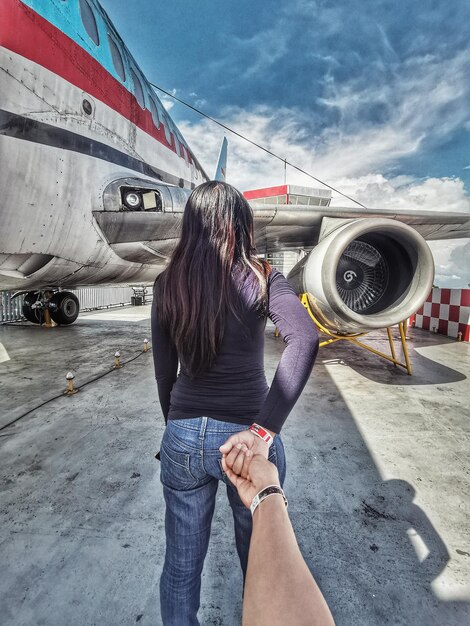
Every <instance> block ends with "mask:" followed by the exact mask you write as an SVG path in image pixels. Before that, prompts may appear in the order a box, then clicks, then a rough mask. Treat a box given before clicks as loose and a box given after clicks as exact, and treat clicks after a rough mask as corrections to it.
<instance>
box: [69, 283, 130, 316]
mask: <svg viewBox="0 0 470 626" xmlns="http://www.w3.org/2000/svg"><path fill="white" fill-rule="evenodd" d="M70 291H71V292H72V293H74V294H75V295H76V296H77V298H78V301H79V302H80V311H86V310H87V309H88V310H90V309H103V308H108V307H111V306H119V305H124V304H130V303H131V298H132V296H133V295H134V291H133V289H132V288H131V287H83V288H81V289H70Z"/></svg>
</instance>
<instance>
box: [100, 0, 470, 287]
mask: <svg viewBox="0 0 470 626" xmlns="http://www.w3.org/2000/svg"><path fill="white" fill-rule="evenodd" d="M101 4H102V5H103V7H104V8H105V9H106V11H107V12H108V14H109V16H110V17H111V19H112V21H113V22H114V24H115V26H116V27H117V29H118V31H119V32H120V34H121V36H122V37H123V39H124V41H125V42H126V44H127V46H128V47H129V49H130V50H131V52H132V53H133V55H134V56H135V58H136V60H137V62H138V63H139V64H140V66H141V68H142V70H143V71H144V73H145V74H146V76H147V78H149V79H150V80H151V81H153V82H156V83H157V84H159V85H161V86H162V87H164V88H165V89H167V90H169V91H174V93H175V94H176V95H178V96H179V97H181V98H182V99H184V100H187V101H189V102H191V103H192V104H194V105H195V106H197V107H199V108H202V109H203V110H204V111H206V112H207V113H208V114H210V115H212V116H214V117H216V118H218V119H220V120H222V121H224V122H225V123H227V124H228V125H229V126H233V127H234V128H235V129H236V130H238V131H240V132H242V133H245V134H247V135H248V136H249V137H251V138H253V139H254V140H256V141H258V142H260V143H262V144H264V145H266V147H268V148H269V149H271V150H273V151H274V152H276V153H279V154H280V155H281V156H282V157H285V158H288V159H289V160H291V161H292V162H293V163H296V164H297V165H299V166H301V167H303V168H305V169H307V170H308V171H310V172H312V173H313V174H314V175H315V176H317V177H319V178H321V179H323V180H326V181H328V182H330V183H331V184H333V185H334V186H338V187H339V188H340V189H343V190H344V191H345V192H346V193H348V194H352V195H354V196H355V197H357V198H358V199H359V200H360V201H361V202H363V203H364V204H366V205H368V206H394V205H395V206H400V207H410V208H411V207H418V208H419V207H421V208H424V209H440V210H442V209H448V210H453V211H470V198H469V193H470V150H469V146H470V106H469V105H468V103H469V102H470V71H469V68H470V45H469V43H468V39H469V37H468V32H469V26H468V25H469V24H470V3H469V2H467V1H466V0H452V2H442V1H441V0H440V1H439V2H436V1H431V0H421V1H420V2H417V1H415V2H413V1H411V2H409V1H408V2H405V1H401V2H396V1H395V2H391V1H389V0H382V1H381V0H359V1H357V0H336V1H335V2H330V1H328V0H316V1H315V0H289V2H279V1H275V0H260V1H258V2H256V1H253V0H250V1H248V0H237V1H236V2H234V1H233V0H218V1H217V2H215V1H214V0H198V1H197V2H195V1H192V0H172V2H163V1H162V0H160V1H155V0H135V1H134V2H132V3H130V2H129V1H128V0H126V1H124V0H101ZM130 7H132V9H131V10H129V8H130ZM168 106H169V107H171V114H172V116H173V118H174V119H175V121H176V122H177V124H178V125H179V127H180V128H181V130H182V132H183V134H184V135H185V137H186V138H187V140H188V141H189V143H190V145H191V146H192V148H193V149H194V151H195V152H196V154H197V155H198V156H199V157H200V160H201V162H202V164H203V165H204V166H205V168H206V170H207V172H208V173H209V175H212V174H213V172H214V168H215V162H216V159H217V153H218V148H219V145H220V141H221V139H222V137H223V131H222V130H220V129H219V128H217V127H214V126H213V125H211V124H210V123H208V122H207V121H206V120H201V119H200V118H199V117H197V116H196V115H195V114H193V113H191V112H190V111H188V110H187V109H185V107H183V106H182V105H174V106H172V103H168ZM228 139H229V167H228V172H229V174H228V175H229V179H230V182H233V184H235V185H236V186H239V187H240V188H242V189H246V188H252V187H256V186H267V185H270V184H279V183H282V182H283V179H284V172H283V167H282V165H281V164H280V163H277V162H276V161H274V160H273V159H272V158H270V157H268V156H266V155H264V154H263V153H262V152H260V151H257V150H255V149H254V148H251V147H249V146H247V145H244V144H243V143H242V142H240V140H236V139H233V138H232V137H231V136H230V135H228ZM466 168H467V169H466ZM287 178H288V182H291V183H299V184H305V185H308V184H312V185H314V184H315V183H313V182H312V181H309V179H307V178H305V177H302V176H300V175H298V174H296V173H294V171H292V170H291V171H289V169H288V172H287ZM335 202H336V204H346V202H343V201H342V200H341V201H340V200H339V199H336V200H335ZM433 245H434V246H435V249H434V248H433V251H434V252H435V258H436V262H437V264H438V266H439V267H438V276H440V283H443V282H444V281H445V282H446V284H449V285H453V286H454V285H455V286H457V284H460V286H463V283H464V282H465V281H466V282H465V286H466V284H467V283H468V282H470V275H469V273H470V269H468V268H469V266H470V243H469V242H466V241H465V240H460V241H459V242H457V247H460V248H462V247H464V250H463V251H462V254H463V257H462V258H460V257H461V256H462V254H460V253H459V252H458V251H457V255H455V254H454V255H453V257H452V251H453V249H454V248H455V247H456V245H455V244H447V243H446V244H445V245H444V244H438V245H437V247H436V244H433ZM452 258H454V261H452ZM455 258H457V261H455ZM462 261H465V262H467V273H466V275H465V276H464V272H462V271H460V272H457V269H458V268H459V267H460V266H461V263H462Z"/></svg>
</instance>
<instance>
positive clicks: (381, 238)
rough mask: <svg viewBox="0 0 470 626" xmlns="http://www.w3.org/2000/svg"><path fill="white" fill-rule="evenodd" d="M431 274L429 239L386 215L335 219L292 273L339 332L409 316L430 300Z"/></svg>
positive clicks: (322, 318) (300, 289)
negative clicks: (341, 220) (327, 231)
mask: <svg viewBox="0 0 470 626" xmlns="http://www.w3.org/2000/svg"><path fill="white" fill-rule="evenodd" d="M333 222H334V220H333ZM433 279H434V261H433V257H432V254H431V251H430V249H429V247H428V245H427V243H426V241H425V240H424V239H423V238H422V237H421V235H420V234H419V233H417V232H416V231H415V230H414V229H413V228H411V227H410V226H408V225H406V224H403V223H402V222H398V221H395V220H392V219H385V218H363V219H359V220H354V221H348V222H346V223H344V222H341V223H339V224H336V225H334V227H333V230H332V231H331V232H329V233H328V234H327V235H326V236H325V237H323V238H322V239H321V240H320V241H319V243H318V245H317V246H316V247H315V248H314V249H313V250H312V252H310V254H308V255H307V256H306V257H304V258H303V259H302V260H301V261H300V262H299V263H297V265H296V266H295V267H294V268H293V269H292V271H291V272H290V273H289V276H288V280H289V282H290V283H291V285H292V286H293V287H294V289H295V291H296V293H298V294H300V293H307V294H308V298H309V303H310V306H311V308H312V310H313V312H314V313H315V315H316V316H317V317H318V319H319V321H320V322H321V323H322V324H323V325H324V326H325V327H326V328H328V329H329V330H332V331H334V332H337V333H339V334H348V333H357V332H361V331H368V330H371V329H374V328H385V327H387V326H391V325H392V324H397V323H398V322H401V321H403V320H405V319H406V318H407V317H409V316H410V315H412V314H413V313H415V312H416V311H417V310H418V309H419V308H420V306H421V305H422V304H423V302H424V301H425V300H426V298H427V296H428V295H429V292H430V290H431V287H432V283H433Z"/></svg>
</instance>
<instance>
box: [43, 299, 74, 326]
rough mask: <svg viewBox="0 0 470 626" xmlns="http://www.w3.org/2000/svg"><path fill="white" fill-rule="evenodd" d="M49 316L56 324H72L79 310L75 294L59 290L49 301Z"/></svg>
mask: <svg viewBox="0 0 470 626" xmlns="http://www.w3.org/2000/svg"><path fill="white" fill-rule="evenodd" d="M49 309H50V312H51V317H52V319H53V320H54V322H55V323H56V324H63V325H67V324H73V323H74V322H75V320H76V319H77V317H78V314H79V312H80V304H79V302H78V298H77V296H76V295H75V294H73V293H72V292H70V291H59V292H58V293H55V294H54V295H53V296H52V298H51V299H50V301H49Z"/></svg>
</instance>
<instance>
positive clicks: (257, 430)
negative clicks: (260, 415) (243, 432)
mask: <svg viewBox="0 0 470 626" xmlns="http://www.w3.org/2000/svg"><path fill="white" fill-rule="evenodd" d="M249 430H251V432H252V433H254V434H255V435H257V436H258V437H260V438H261V439H262V440H263V441H265V442H266V443H269V444H271V443H272V441H273V437H272V435H270V434H269V433H268V431H267V430H265V429H264V428H263V427H262V426H260V425H259V424H252V425H251V426H250V428H249Z"/></svg>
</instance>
